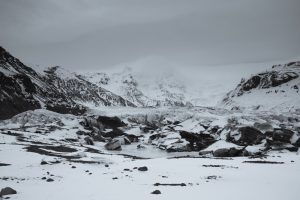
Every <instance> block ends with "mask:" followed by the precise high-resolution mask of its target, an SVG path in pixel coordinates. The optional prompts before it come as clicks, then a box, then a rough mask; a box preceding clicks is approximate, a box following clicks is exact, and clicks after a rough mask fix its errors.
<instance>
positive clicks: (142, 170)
mask: <svg viewBox="0 0 300 200" xmlns="http://www.w3.org/2000/svg"><path fill="white" fill-rule="evenodd" d="M138 170H139V171H141V172H145V171H148V167H146V166H144V167H139V168H138Z"/></svg>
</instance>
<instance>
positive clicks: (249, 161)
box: [243, 160, 284, 164]
mask: <svg viewBox="0 0 300 200" xmlns="http://www.w3.org/2000/svg"><path fill="white" fill-rule="evenodd" d="M243 163H255V164H284V162H276V161H266V160H246V161H244V162H243Z"/></svg>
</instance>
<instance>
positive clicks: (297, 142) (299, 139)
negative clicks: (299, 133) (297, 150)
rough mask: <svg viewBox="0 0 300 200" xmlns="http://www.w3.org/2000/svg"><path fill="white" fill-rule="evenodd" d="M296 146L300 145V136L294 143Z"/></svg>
mask: <svg viewBox="0 0 300 200" xmlns="http://www.w3.org/2000/svg"><path fill="white" fill-rule="evenodd" d="M293 145H294V146H296V147H300V138H298V140H297V141H296V142H295V143H294V144H293Z"/></svg>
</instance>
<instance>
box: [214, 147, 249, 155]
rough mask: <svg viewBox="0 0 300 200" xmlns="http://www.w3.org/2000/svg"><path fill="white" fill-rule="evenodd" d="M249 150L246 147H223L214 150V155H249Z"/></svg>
mask: <svg viewBox="0 0 300 200" xmlns="http://www.w3.org/2000/svg"><path fill="white" fill-rule="evenodd" d="M247 155H248V154H247V151H246V150H245V149H244V148H235V147H231V148H221V149H217V150H215V151H213V156H214V157H237V156H247Z"/></svg>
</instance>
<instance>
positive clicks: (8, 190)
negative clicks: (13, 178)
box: [0, 187, 17, 197]
mask: <svg viewBox="0 0 300 200" xmlns="http://www.w3.org/2000/svg"><path fill="white" fill-rule="evenodd" d="M10 194H17V191H16V190H14V189H12V188H11V187H5V188H3V189H2V190H1V192H0V197H2V196H5V195H10Z"/></svg>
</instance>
